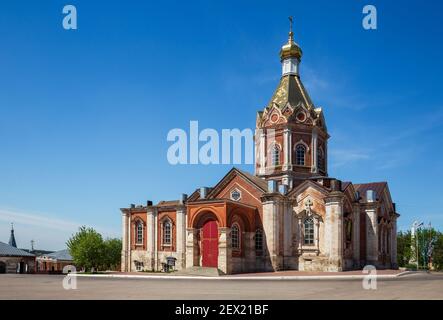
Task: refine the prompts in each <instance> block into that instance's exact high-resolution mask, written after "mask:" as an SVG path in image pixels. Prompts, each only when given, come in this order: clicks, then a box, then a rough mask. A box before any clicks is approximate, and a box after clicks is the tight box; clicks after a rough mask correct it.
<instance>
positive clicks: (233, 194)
mask: <svg viewBox="0 0 443 320" xmlns="http://www.w3.org/2000/svg"><path fill="white" fill-rule="evenodd" d="M240 198H241V193H240V191H238V190H237V189H234V190H232V191H231V199H232V200H234V201H238V200H240Z"/></svg>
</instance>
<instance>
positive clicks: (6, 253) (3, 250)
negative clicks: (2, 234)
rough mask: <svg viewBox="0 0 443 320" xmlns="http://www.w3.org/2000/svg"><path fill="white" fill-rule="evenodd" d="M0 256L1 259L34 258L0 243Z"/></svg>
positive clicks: (29, 254) (30, 254) (27, 253)
mask: <svg viewBox="0 0 443 320" xmlns="http://www.w3.org/2000/svg"><path fill="white" fill-rule="evenodd" d="M0 256H3V257H35V255H33V254H32V253H29V252H26V251H24V250H21V249H18V248H16V247H13V246H10V245H9V244H7V243H4V242H1V241H0Z"/></svg>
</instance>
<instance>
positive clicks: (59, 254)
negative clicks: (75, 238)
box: [45, 249, 73, 261]
mask: <svg viewBox="0 0 443 320" xmlns="http://www.w3.org/2000/svg"><path fill="white" fill-rule="evenodd" d="M45 256H46V257H49V258H52V259H55V260H64V261H72V260H73V259H72V256H71V255H70V254H69V250H68V249H65V250H60V251H56V252H53V253H50V254H48V255H45Z"/></svg>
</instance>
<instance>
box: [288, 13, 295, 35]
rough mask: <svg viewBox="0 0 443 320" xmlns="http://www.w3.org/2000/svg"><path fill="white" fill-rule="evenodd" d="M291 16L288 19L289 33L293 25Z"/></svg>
mask: <svg viewBox="0 0 443 320" xmlns="http://www.w3.org/2000/svg"><path fill="white" fill-rule="evenodd" d="M293 22H294V21H293V19H292V16H290V17H289V32H292V23H293Z"/></svg>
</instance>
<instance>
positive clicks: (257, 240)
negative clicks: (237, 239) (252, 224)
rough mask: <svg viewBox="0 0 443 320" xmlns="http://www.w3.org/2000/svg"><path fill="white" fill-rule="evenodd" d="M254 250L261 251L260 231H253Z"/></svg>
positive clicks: (261, 239) (261, 237)
mask: <svg viewBox="0 0 443 320" xmlns="http://www.w3.org/2000/svg"><path fill="white" fill-rule="evenodd" d="M255 250H257V251H262V250H263V231H262V230H261V229H257V231H255Z"/></svg>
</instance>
